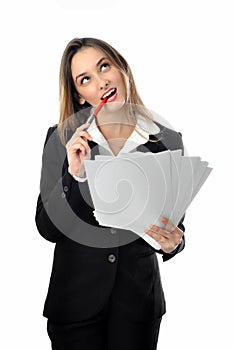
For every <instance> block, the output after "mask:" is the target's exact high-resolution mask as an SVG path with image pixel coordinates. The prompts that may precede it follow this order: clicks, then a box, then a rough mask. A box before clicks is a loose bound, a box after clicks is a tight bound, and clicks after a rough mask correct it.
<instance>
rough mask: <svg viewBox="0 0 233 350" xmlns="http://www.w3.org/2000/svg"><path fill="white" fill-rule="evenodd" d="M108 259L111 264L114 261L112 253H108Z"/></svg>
mask: <svg viewBox="0 0 233 350" xmlns="http://www.w3.org/2000/svg"><path fill="white" fill-rule="evenodd" d="M108 261H109V262H110V263H112V264H113V263H114V262H115V261H116V256H115V255H114V254H109V256H108Z"/></svg>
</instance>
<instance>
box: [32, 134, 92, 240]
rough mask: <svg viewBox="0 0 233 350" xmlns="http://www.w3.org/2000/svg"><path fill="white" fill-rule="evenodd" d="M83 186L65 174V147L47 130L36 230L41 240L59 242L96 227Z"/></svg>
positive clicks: (88, 196) (87, 194) (56, 136)
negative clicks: (87, 228) (88, 227)
mask: <svg viewBox="0 0 233 350" xmlns="http://www.w3.org/2000/svg"><path fill="white" fill-rule="evenodd" d="M92 206H93V204H92V201H91V198H90V194H89V189H88V185H87V181H86V182H78V181H76V180H74V179H73V177H72V175H70V173H69V172H68V162H67V157H66V149H65V146H64V145H62V143H61V141H60V137H59V135H58V131H57V128H56V127H51V128H49V130H48V132H47V136H46V140H45V144H44V149H43V155H42V169H41V180H40V194H39V196H38V200H37V207H36V216H35V221H36V226H37V229H38V231H39V233H40V234H41V236H42V237H44V238H45V239H47V240H48V241H50V242H58V241H59V240H61V239H63V238H65V236H66V237H67V236H68V237H73V235H74V234H73V231H74V229H75V230H77V229H79V230H80V231H81V229H82V228H81V227H82V224H86V223H88V225H92V226H97V223H96V221H95V218H94V216H93V215H92V209H93V208H92Z"/></svg>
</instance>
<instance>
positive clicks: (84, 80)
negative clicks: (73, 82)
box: [81, 77, 89, 84]
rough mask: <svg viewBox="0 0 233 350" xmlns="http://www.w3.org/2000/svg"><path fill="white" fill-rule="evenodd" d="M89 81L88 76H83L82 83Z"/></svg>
mask: <svg viewBox="0 0 233 350" xmlns="http://www.w3.org/2000/svg"><path fill="white" fill-rule="evenodd" d="M88 81H89V78H88V77H83V78H82V80H81V84H86V83H87V82H88Z"/></svg>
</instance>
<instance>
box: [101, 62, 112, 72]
mask: <svg viewBox="0 0 233 350" xmlns="http://www.w3.org/2000/svg"><path fill="white" fill-rule="evenodd" d="M109 67H110V64H109V63H104V64H102V65H101V67H100V70H101V71H105V70H106V69H108V68H109Z"/></svg>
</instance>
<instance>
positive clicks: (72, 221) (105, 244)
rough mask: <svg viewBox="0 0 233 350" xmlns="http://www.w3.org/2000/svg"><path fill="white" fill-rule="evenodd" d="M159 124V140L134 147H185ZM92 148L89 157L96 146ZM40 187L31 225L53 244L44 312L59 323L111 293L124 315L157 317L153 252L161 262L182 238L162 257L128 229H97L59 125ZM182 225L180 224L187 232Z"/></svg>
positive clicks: (161, 305)
mask: <svg viewBox="0 0 233 350" xmlns="http://www.w3.org/2000/svg"><path fill="white" fill-rule="evenodd" d="M157 124H158V123H157ZM158 126H159V127H160V133H159V134H157V135H150V138H151V139H154V140H156V139H157V140H158V142H156V143H154V142H147V143H145V144H144V145H139V146H138V147H137V151H141V152H154V153H156V152H161V151H164V150H167V149H170V150H175V149H182V150H183V143H182V139H181V134H180V133H177V132H175V131H173V130H171V129H168V128H166V127H164V126H162V125H161V124H158ZM71 135H72V133H68V134H67V138H69V137H71ZM89 145H90V148H91V149H92V152H91V158H92V159H94V157H95V155H96V154H98V147H96V146H97V144H96V143H95V142H93V141H91V142H89ZM40 189H41V191H40V194H39V197H38V202H37V208H36V225H37V228H38V231H39V233H40V234H41V235H42V236H43V237H44V238H45V239H47V240H48V241H50V242H54V243H56V245H55V251H54V260H53V266H52V273H51V278H50V283H49V289H48V294H47V298H46V301H45V305H44V311H43V315H44V316H45V317H47V318H49V319H50V320H51V321H53V322H56V323H66V322H78V321H81V320H85V319H90V318H92V317H94V316H95V315H97V314H98V313H100V312H101V311H102V310H103V309H104V308H105V307H106V305H107V302H108V301H109V299H110V298H113V299H114V301H115V305H117V307H118V311H119V312H122V313H124V317H125V315H126V316H127V317H129V318H130V319H132V320H135V321H140V320H142V319H143V320H153V319H154V318H159V317H161V316H162V315H163V314H164V313H165V312H166V307H165V299H164V293H163V288H162V284H161V279H160V273H159V266H158V261H157V254H156V253H159V254H162V257H163V261H166V260H169V259H171V258H172V257H174V256H175V255H176V254H177V253H179V252H180V251H181V250H182V249H183V248H184V245H185V240H184V238H183V241H182V243H181V244H180V245H179V246H178V247H177V248H176V250H175V251H174V252H172V253H171V254H167V253H164V252H163V251H162V250H158V251H157V250H155V249H154V248H152V247H151V246H150V245H149V244H148V243H147V242H145V241H144V240H143V239H142V238H138V236H137V235H136V234H134V233H133V232H131V231H127V230H120V229H117V230H112V229H111V228H110V227H104V226H100V225H99V223H98V222H97V221H96V220H95V217H94V215H93V210H94V206H93V203H92V200H91V195H90V192H89V187H88V182H87V181H85V182H78V181H76V180H74V179H73V177H72V176H71V175H70V174H69V172H68V162H67V158H66V150H65V147H64V146H63V145H62V144H61V142H60V139H59V136H58V132H57V127H51V128H49V130H48V133H47V137H46V141H45V147H44V151H43V158H42V172H41V186H40ZM182 222H183V219H182V220H181V222H180V223H179V225H178V226H179V227H180V228H181V229H182V230H183V231H184V226H183V224H182ZM125 239H126V240H125ZM90 242H91V246H90Z"/></svg>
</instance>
